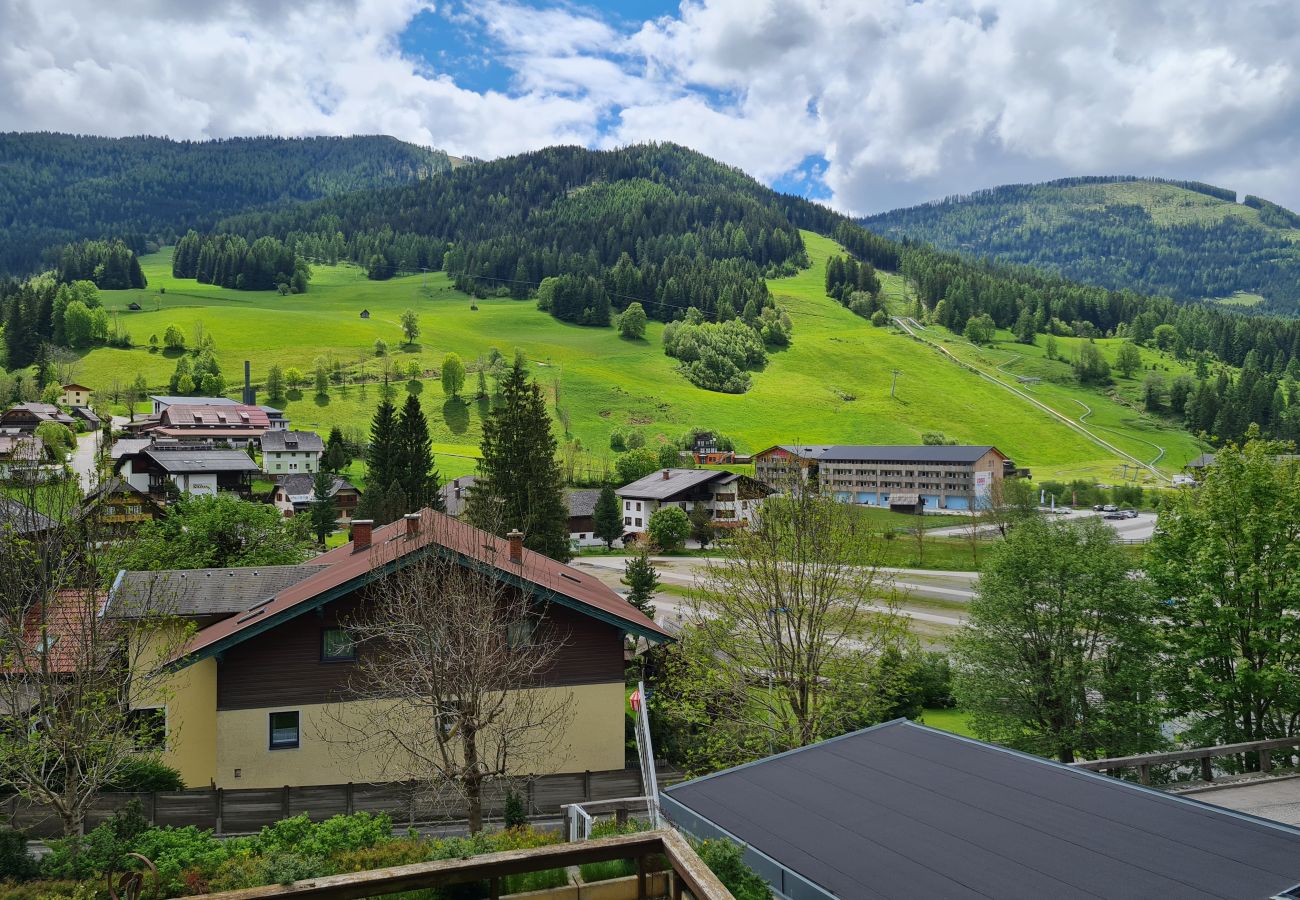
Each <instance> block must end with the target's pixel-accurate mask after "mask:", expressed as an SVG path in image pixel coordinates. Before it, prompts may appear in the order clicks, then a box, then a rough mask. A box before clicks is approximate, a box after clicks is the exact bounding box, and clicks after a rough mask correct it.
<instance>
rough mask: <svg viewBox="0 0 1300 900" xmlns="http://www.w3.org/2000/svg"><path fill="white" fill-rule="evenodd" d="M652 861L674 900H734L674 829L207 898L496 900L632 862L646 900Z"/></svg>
mask: <svg viewBox="0 0 1300 900" xmlns="http://www.w3.org/2000/svg"><path fill="white" fill-rule="evenodd" d="M653 856H663V857H664V858H666V859H667V860H668V866H669V870H670V872H671V887H670V890H669V892H670V896H671V897H673V898H674V900H681V898H683V897H685V896H687V895H688V894H689V896H691V897H693V898H694V900H733V898H732V895H731V892H730V891H728V890H727V889H726V887H724V886H723V884H722V882H721V881H719V880H718V878H717V876H716V875H714V874H713V873H712V872H711V871H710V870H709V868H708V866H706V865H705V864H704V862H703V861H702V860H701V859H700V858H699V857H698V856H696V855H695V851H694V850H692V849H691V845H690V844H688V843H687V842H686V840H685V839H684V838H683V837H682V836H681V835H679V834H678V833H677V832H675V831H672V830H670V829H661V830H659V831H643V832H640V833H638V834H629V835H621V836H619V837H609V838H597V839H596V840H591V841H582V842H580V843H570V844H554V845H551V846H547V847H535V848H532V849H529V850H507V851H504V852H501V853H487V854H484V855H482V856H472V857H470V858H468V859H440V860H436V861H434V862H424V863H413V864H411V865H407V866H394V867H392V868H389V869H374V870H372V871H369V872H354V873H351V874H347V875H330V876H328V877H325V878H312V879H308V880H305V881H295V882H293V883H291V884H276V885H267V886H265V887H256V888H247V889H245V890H239V891H227V892H225V893H220V894H211V895H209V897H210V898H211V900H255V898H262V897H312V898H321V900H350V898H354V897H376V896H383V895H384V894H394V893H398V892H401V891H413V890H419V889H421V888H437V887H443V886H445V885H449V884H463V883H465V882H473V881H486V882H488V883H489V884H490V885H491V889H490V894H489V896H490V897H491V898H492V900H498V898H499V897H500V896H501V893H500V891H501V879H502V878H504V877H506V876H507V875H520V874H523V873H525V872H537V871H541V870H543V869H558V868H564V867H566V866H580V865H583V864H584V863H595V862H607V861H609V860H616V859H634V860H636V864H637V885H636V887H637V893H636V896H637V897H638V898H641V900H644V898H646V897H648V896H649V895H648V893H647V884H646V883H647V880H648V879H647V875H648V874H649V872H650V870H649V867H648V865H647V863H648V862H649V859H650V857H653ZM557 890H558V889H557Z"/></svg>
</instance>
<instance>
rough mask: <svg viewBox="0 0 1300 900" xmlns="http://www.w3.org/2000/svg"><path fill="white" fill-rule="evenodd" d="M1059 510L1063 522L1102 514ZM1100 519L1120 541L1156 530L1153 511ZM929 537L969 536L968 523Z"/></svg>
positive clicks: (1144, 537) (985, 529) (986, 530)
mask: <svg viewBox="0 0 1300 900" xmlns="http://www.w3.org/2000/svg"><path fill="white" fill-rule="evenodd" d="M1057 509H1058V510H1059V512H1058V513H1057V514H1056V518H1057V519H1059V520H1061V521H1063V522H1071V521H1075V522H1077V521H1080V520H1082V519H1087V518H1093V517H1096V516H1100V515H1102V513H1099V512H1094V511H1093V510H1091V509H1069V508H1067V507H1063V506H1062V507H1058V508H1057ZM1102 521H1103V522H1104V523H1105V524H1106V525H1109V526H1110V527H1111V528H1113V529H1114V530H1115V535H1116V537H1118V538H1119V539H1120V540H1121V541H1149V540H1151V536H1152V535H1153V534H1155V530H1156V514H1155V513H1138V517H1137V518H1136V519H1102ZM996 531H997V528H996V526H993V525H984V526H981V528H980V533H981V534H985V535H987V536H989V537H992V536H993V533H995V532H996ZM926 534H927V535H928V536H930V537H961V538H964V537H969V536H970V526H969V525H953V526H951V527H948V528H935V529H932V530H930V531H927V532H926Z"/></svg>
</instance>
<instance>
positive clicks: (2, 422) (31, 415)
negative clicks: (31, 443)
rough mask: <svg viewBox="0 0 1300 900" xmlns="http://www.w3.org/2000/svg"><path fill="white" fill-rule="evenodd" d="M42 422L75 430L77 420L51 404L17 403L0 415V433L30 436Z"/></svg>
mask: <svg viewBox="0 0 1300 900" xmlns="http://www.w3.org/2000/svg"><path fill="white" fill-rule="evenodd" d="M43 422H56V423H58V424H59V425H63V426H65V427H67V428H71V429H72V430H73V431H76V430H77V420H76V419H74V418H72V416H70V415H68V414H67V413H65V412H64V411H63V410H61V409H59V408H58V407H57V406H55V405H54V404H53V403H19V404H17V405H15V406H11V407H9V408H8V409H6V410H5V411H4V412H3V413H0V433H6V434H31V433H32V432H34V431H35V430H36V429H37V428H38V427H40V425H41V424H42V423H43Z"/></svg>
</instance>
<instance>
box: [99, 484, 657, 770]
mask: <svg viewBox="0 0 1300 900" xmlns="http://www.w3.org/2000/svg"><path fill="white" fill-rule="evenodd" d="M352 525H353V531H352V541H351V542H350V543H348V544H345V545H344V546H342V547H339V548H336V549H334V550H331V551H329V552H328V553H325V554H323V555H321V556H318V557H316V558H315V559H312V560H311V561H310V562H307V563H304V564H302V565H298V566H269V567H260V568H256V569H252V568H244V569H207V570H204V569H199V570H189V571H183V572H179V571H178V572H124V573H121V574H120V575H119V576H118V578H117V580H116V584H115V587H114V590H113V594H112V597H111V599H110V601H109V613H108V614H109V615H117V616H125V617H142V616H148V615H152V614H155V612H156V610H157V609H158V606H157V605H156V604H158V603H161V604H163V605H164V607H165V609H167V610H168V611H170V612H173V613H174V614H176V615H179V616H180V617H182V618H184V619H187V620H190V621H192V622H194V623H195V625H196V626H197V627H198V628H199V630H198V631H197V633H196V634H194V636H193V637H192V638H191V639H190V640H189V642H188V643H187V644H186V645H185V647H184V648H183V649H182V650H181V651H180V652H179V653H178V654H177V655H176V656H175V658H174V659H172V660H171V661H170V663H169V665H170V666H171V667H172V668H173V669H174V670H175V672H174V675H173V676H172V679H171V684H170V690H169V691H168V693H167V696H166V700H165V702H164V703H149V702H148V701H147V700H145V699H143V698H142V699H141V700H140V701H139V708H141V709H159V710H160V713H159V715H160V718H161V719H162V720H163V721H164V722H165V728H166V732H167V734H168V736H169V746H168V748H167V750H166V752H165V754H164V759H165V760H166V762H167V763H168V764H169V765H172V766H174V767H175V768H177V769H178V770H179V771H180V773H181V776H182V778H183V779H184V780H185V783H186V784H188V785H190V786H195V787H201V786H207V785H213V786H216V787H221V788H236V787H244V788H279V787H282V786H284V785H306V784H344V783H348V782H365V781H372V782H374V781H385V780H393V778H394V770H393V769H392V768H391V767H390V766H391V763H390V762H386V761H385V760H380V759H377V758H370V757H360V758H358V757H357V756H355V755H354V754H350V753H348V752H346V751H345V750H343V749H342V748H341V746H340V744H341V741H342V736H341V734H340V733H339V727H340V726H339V725H338V717H339V716H340V715H343V716H346V713H347V709H348V708H349V707H348V704H360V703H374V702H377V701H374V700H359V699H355V698H354V697H353V696H352V695H351V694H350V692H349V683H350V682H349V679H350V677H351V675H352V673H353V672H354V671H355V666H356V662H357V659H358V656H357V654H358V653H359V652H368V651H365V650H359V649H358V646H357V644H356V643H354V642H352V641H351V640H350V639H349V637H348V626H349V622H350V621H354V618H353V617H355V616H357V615H362V614H364V611H365V609H366V604H367V603H368V602H369V601H368V593H367V590H366V588H367V586H369V585H371V584H373V583H374V582H376V580H377V579H379V578H382V577H385V576H388V575H389V574H390V573H393V572H397V573H399V574H398V575H395V576H394V577H400V570H401V566H402V565H403V561H406V560H410V559H416V558H419V557H420V556H423V555H424V554H428V553H437V554H439V555H443V556H444V557H445V556H446V555H447V554H450V555H451V556H450V557H447V558H451V559H454V560H461V561H463V564H464V565H466V566H473V567H475V568H476V569H477V570H479V571H486V572H489V573H491V575H492V577H494V578H496V579H499V580H500V582H501V583H502V584H503V585H505V587H506V589H507V590H510V591H520V592H523V593H524V594H525V595H526V596H527V598H528V599H529V602H530V604H531V605H532V607H533V609H534V610H535V611H536V612H535V614H536V616H537V622H536V628H537V629H544V630H545V633H554V634H558V635H563V640H562V646H561V649H560V650H559V655H558V657H557V658H556V659H555V660H554V662H553V664H552V665H551V667H550V668H549V670H548V671H546V672H545V673H544V674H543V675H542V677H541V680H540V682H539V684H538V687H537V688H535V690H539V691H546V692H562V694H563V695H565V696H566V697H567V698H568V699H569V701H570V703H571V706H570V709H571V716H570V718H569V719H568V721H567V723H566V725H565V727H564V732H563V734H561V735H560V736H559V737H558V738H557V739H556V740H555V741H554V743H553V744H551V745H548V746H549V749H548V751H546V752H547V753H548V754H549V755H547V756H546V757H545V758H541V759H533V760H530V762H529V767H528V769H527V770H526V772H521V773H520V774H527V773H532V774H552V773H581V772H585V771H598V770H608V769H621V768H623V766H624V753H625V750H624V738H625V736H624V720H625V714H624V706H625V702H626V701H625V692H624V662H623V660H624V654H623V648H624V638H625V635H628V634H631V635H635V636H638V637H644V638H646V639H648V640H650V641H652V642H659V641H663V640H666V639H668V636H667V634H666V633H665V632H664V631H663V630H662V629H660V628H659V627H658V626H657V625H656V624H655V623H654V622H652V621H650V620H649V619H648V618H646V617H645V616H644V615H642V614H641V613H640V612H639V611H637V610H636V609H635V608H634V607H632V606H631V605H630V604H628V602H627V601H626V600H624V599H623V598H622V597H620V596H619V595H618V594H617V593H615V592H614V591H613V590H611V589H610V588H608V587H606V586H605V585H604V584H603V583H602V582H601V581H600V580H599V579H597V578H596V577H595V576H593V575H591V574H590V573H587V572H582V571H579V570H576V569H573V568H571V567H569V566H566V565H563V564H561V563H558V562H555V561H554V560H551V559H548V558H547V557H545V556H542V555H541V554H538V553H534V552H533V551H531V550H526V549H524V548H523V546H522V541H521V540H520V539H518V538H517V537H516V538H513V539H512V538H498V537H496V536H494V535H491V534H489V533H487V532H484V531H480V530H479V529H477V528H473V527H471V526H470V525H468V524H466V523H464V522H460V521H457V520H455V519H453V518H451V517H450V516H447V515H444V514H442V513H438V512H434V511H432V510H424V511H423V512H420V513H413V514H411V515H409V516H406V517H405V518H403V519H400V520H398V521H397V522H394V523H392V524H390V525H385V526H383V527H380V528H374V527H373V526H372V524H371V523H370V522H369V521H362V520H354V521H353V523H352Z"/></svg>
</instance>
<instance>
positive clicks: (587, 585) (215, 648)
mask: <svg viewBox="0 0 1300 900" xmlns="http://www.w3.org/2000/svg"><path fill="white" fill-rule="evenodd" d="M434 544H436V545H438V546H442V547H445V548H447V549H449V550H451V551H453V552H455V553H457V554H459V555H461V556H463V557H467V558H469V559H472V560H475V561H477V562H480V563H484V564H486V565H489V566H491V567H492V568H493V569H495V570H496V571H497V572H498V573H500V574H501V575H502V576H504V577H506V578H508V579H519V580H522V581H524V582H527V583H528V584H529V585H531V586H532V587H534V588H535V589H541V590H542V591H546V592H550V593H552V594H554V595H556V597H557V599H558V600H559V602H561V603H564V605H566V606H570V607H572V608H574V609H577V610H578V611H580V612H584V613H586V614H587V615H591V616H594V617H595V618H598V619H603V620H606V621H609V622H611V624H618V625H621V626H623V627H625V628H626V629H627V630H628V631H633V632H636V633H638V634H642V635H645V636H647V637H651V638H654V639H665V640H666V639H669V638H670V636H669V634H668V633H667V632H666V631H664V630H663V629H662V628H660V627H659V626H658V625H656V624H655V623H654V621H652V620H651V619H649V618H647V617H646V616H645V615H644V614H643V613H642V612H641V611H640V610H638V609H637V608H636V607H634V606H632V605H631V604H630V603H628V602H627V601H626V600H625V599H623V597H621V596H619V594H617V593H616V592H614V591H613V590H611V589H610V588H608V587H606V586H605V584H603V583H602V582H601V581H600V580H599V579H597V578H596V577H595V576H593V575H589V574H587V573H585V572H580V571H578V570H577V569H574V568H573V567H571V566H567V565H565V564H564V563H560V562H556V561H555V560H553V559H551V558H550V557H547V556H543V555H542V554H540V553H535V552H533V551H532V550H524V551H523V556H522V559H521V560H520V562H518V563H512V562H511V561H510V543H509V541H507V540H505V539H504V538H499V537H496V536H495V535H493V534H490V533H488V532H486V531H482V530H480V529H478V528H475V527H473V526H472V525H469V524H468V523H466V522H462V521H460V520H459V519H454V518H452V517H451V516H448V515H446V514H444V513H440V512H435V511H434V510H431V509H425V510H422V511H421V512H420V528H419V530H418V531H417V532H416V533H415V534H414V535H411V536H408V535H407V524H406V521H405V520H403V519H399V520H397V521H396V522H394V523H392V524H391V525H384V526H382V527H380V528H376V529H375V530H374V533H373V534H372V537H371V549H370V550H354V549H353V545H352V544H351V543H347V544H344V545H343V546H342V547H337V548H335V549H333V550H331V551H329V552H328V553H325V554H323V555H321V556H318V557H316V558H315V559H313V560H312V561H311V565H313V566H324V568H323V569H322V570H321V571H319V572H317V573H316V574H315V575H312V576H311V577H309V578H306V579H304V580H302V581H300V582H298V583H297V584H294V585H291V586H290V587H287V588H285V589H284V590H282V591H280V592H279V593H278V594H276V595H275V596H274V597H273V598H272V599H271V600H270V601H269V602H267V601H262V602H261V603H259V604H256V605H255V606H254V607H250V608H249V610H247V611H246V612H244V613H243V614H241V615H238V616H232V617H231V618H228V619H223V620H222V621H220V622H217V623H215V624H213V625H209V626H208V627H207V628H204V629H203V630H202V631H200V632H199V633H198V634H196V635H195V636H194V638H193V639H192V640H191V641H190V642H189V644H187V645H186V646H185V647H184V648H183V649H182V650H181V652H180V653H178V654H177V656H176V659H175V660H173V661H174V662H181V663H182V664H186V665H187V664H189V663H191V662H197V661H198V660H199V659H202V658H204V657H205V656H209V655H211V654H213V653H216V652H219V651H220V650H222V649H225V648H226V647H229V646H232V645H233V644H237V643H239V642H240V641H242V640H244V639H245V638H248V637H252V636H253V635H254V634H258V633H260V632H262V631H265V630H266V629H267V628H268V627H270V626H272V625H275V624H279V623H280V622H283V621H287V620H288V619H291V618H293V617H294V616H296V615H298V614H299V613H301V612H306V611H307V610H309V609H311V608H313V606H315V605H319V603H320V602H326V601H328V600H330V599H333V598H334V597H338V596H342V595H343V594H344V593H347V592H348V591H350V590H353V589H355V588H356V587H359V586H360V585H361V584H363V583H364V582H365V581H366V580H368V578H369V576H371V575H372V574H373V573H374V572H375V570H376V569H379V568H382V567H383V566H385V565H387V564H388V563H391V562H392V561H394V560H396V559H398V558H400V557H403V556H405V555H406V554H408V553H411V552H413V551H416V550H421V549H423V548H425V547H428V546H430V545H434ZM313 601H318V602H316V603H313Z"/></svg>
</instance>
